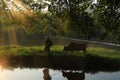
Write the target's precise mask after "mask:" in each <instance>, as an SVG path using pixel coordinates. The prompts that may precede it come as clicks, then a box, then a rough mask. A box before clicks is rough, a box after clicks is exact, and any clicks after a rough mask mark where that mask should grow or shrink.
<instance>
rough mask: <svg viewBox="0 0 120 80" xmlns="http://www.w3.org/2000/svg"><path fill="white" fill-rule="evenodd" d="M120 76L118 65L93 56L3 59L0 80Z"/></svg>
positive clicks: (95, 79)
mask: <svg viewBox="0 0 120 80" xmlns="http://www.w3.org/2000/svg"><path fill="white" fill-rule="evenodd" d="M103 61H104V62H103ZM119 75H120V64H119V62H116V61H113V60H108V59H107V60H106V59H100V58H94V57H90V56H87V57H84V58H82V57H81V58H80V57H74V56H71V57H70V56H69V57H67V56H65V57H61V56H56V57H48V56H7V57H6V56H5V57H4V56H0V80H120V76H119Z"/></svg>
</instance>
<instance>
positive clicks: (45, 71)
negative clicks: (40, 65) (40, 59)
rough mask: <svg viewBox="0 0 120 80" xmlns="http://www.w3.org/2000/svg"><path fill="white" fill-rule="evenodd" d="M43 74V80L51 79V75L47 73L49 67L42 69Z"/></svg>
mask: <svg viewBox="0 0 120 80" xmlns="http://www.w3.org/2000/svg"><path fill="white" fill-rule="evenodd" d="M43 74H44V77H43V78H44V80H51V76H50V74H49V69H48V68H45V69H44V70H43Z"/></svg>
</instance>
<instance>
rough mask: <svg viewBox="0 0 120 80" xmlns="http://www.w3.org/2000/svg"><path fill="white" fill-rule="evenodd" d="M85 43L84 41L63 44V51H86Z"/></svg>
mask: <svg viewBox="0 0 120 80" xmlns="http://www.w3.org/2000/svg"><path fill="white" fill-rule="evenodd" d="M86 48H87V44H84V43H74V42H72V43H70V44H69V45H68V46H64V49H63V51H71V52H72V51H81V50H82V51H83V52H84V53H86Z"/></svg>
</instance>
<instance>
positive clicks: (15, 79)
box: [0, 68, 120, 80]
mask: <svg viewBox="0 0 120 80" xmlns="http://www.w3.org/2000/svg"><path fill="white" fill-rule="evenodd" d="M44 69H45V68H38V69H35V68H23V69H21V68H15V69H12V70H10V69H7V70H2V69H0V80H44V76H45V75H44V74H43V70H44ZM48 70H49V75H50V77H51V80H68V79H67V77H64V76H63V73H62V71H61V70H54V69H48ZM74 74H75V72H74ZM78 77H79V76H78ZM79 78H80V77H79ZM70 80H71V79H70ZM74 80H120V71H117V72H98V73H95V74H91V73H85V79H76V76H75V79H74Z"/></svg>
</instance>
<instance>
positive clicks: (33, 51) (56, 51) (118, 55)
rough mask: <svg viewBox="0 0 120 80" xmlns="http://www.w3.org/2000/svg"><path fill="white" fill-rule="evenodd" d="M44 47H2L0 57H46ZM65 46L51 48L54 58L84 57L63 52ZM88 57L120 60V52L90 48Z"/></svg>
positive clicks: (78, 53)
mask: <svg viewBox="0 0 120 80" xmlns="http://www.w3.org/2000/svg"><path fill="white" fill-rule="evenodd" d="M43 49H44V46H30V47H25V46H14V45H13V46H12V45H11V46H0V55H20V56H24V55H39V56H46V54H45V53H44V52H43ZM62 50H63V46H60V45H56V46H52V47H51V53H52V55H53V56H83V52H82V51H79V52H76V51H75V52H73V53H71V52H63V51H62ZM87 55H92V56H99V57H103V58H111V59H120V52H119V51H116V50H112V49H105V48H101V47H88V48H87Z"/></svg>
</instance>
